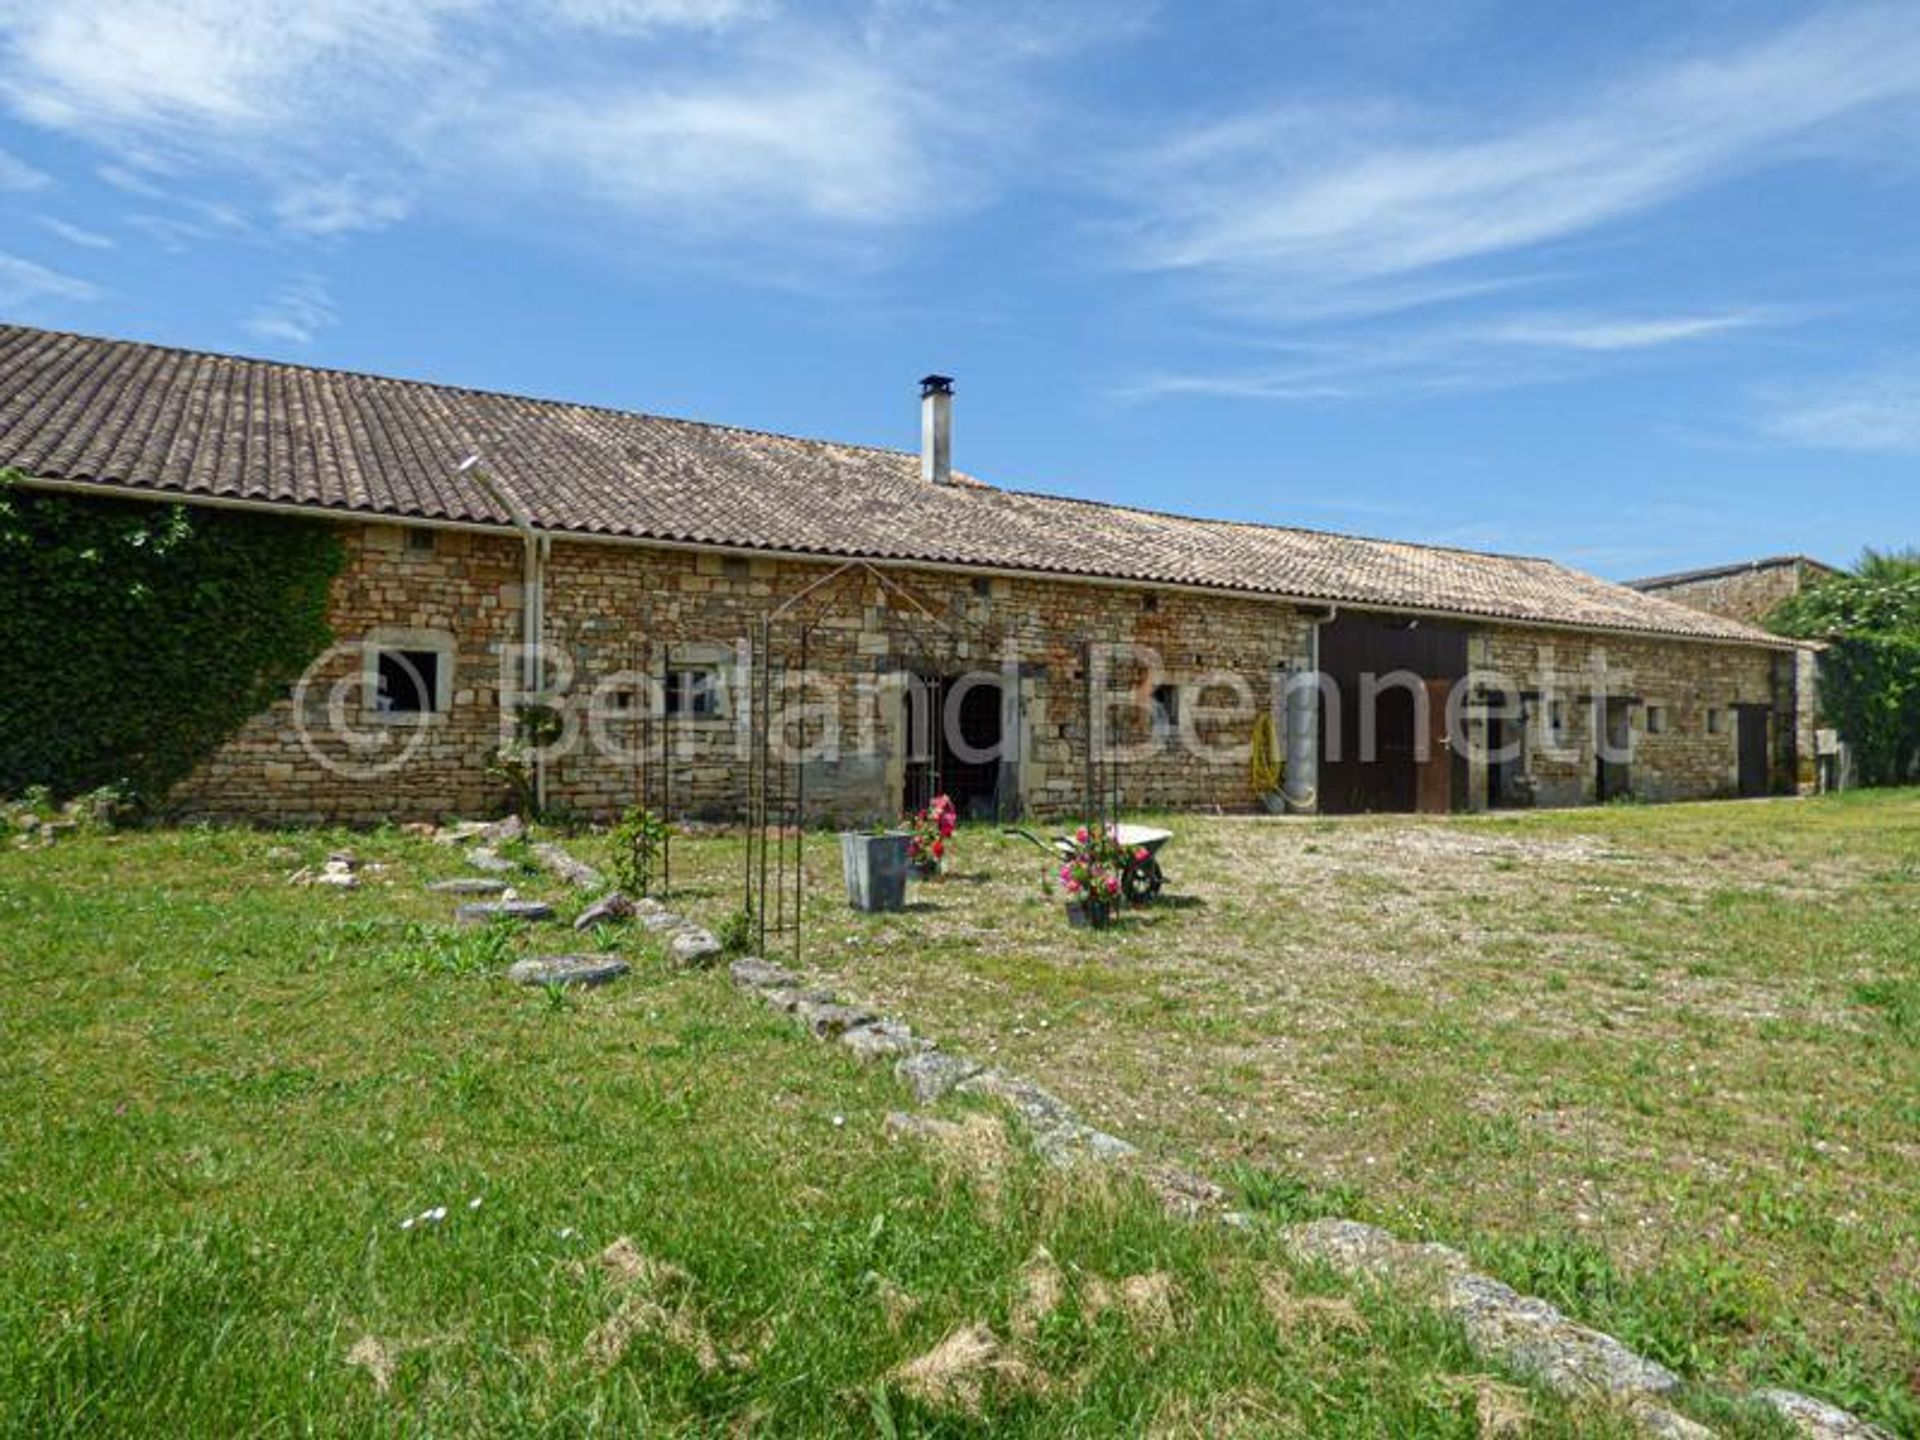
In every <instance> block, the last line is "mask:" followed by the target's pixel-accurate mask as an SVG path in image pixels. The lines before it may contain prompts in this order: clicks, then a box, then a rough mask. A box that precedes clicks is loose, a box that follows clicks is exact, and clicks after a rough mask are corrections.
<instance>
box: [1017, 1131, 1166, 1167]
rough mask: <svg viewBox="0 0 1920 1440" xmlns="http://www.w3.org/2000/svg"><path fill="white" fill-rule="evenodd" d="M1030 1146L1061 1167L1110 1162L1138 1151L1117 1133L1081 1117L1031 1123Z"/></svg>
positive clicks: (1052, 1163) (1041, 1156) (1049, 1161)
mask: <svg viewBox="0 0 1920 1440" xmlns="http://www.w3.org/2000/svg"><path fill="white" fill-rule="evenodd" d="M1033 1148H1034V1150H1035V1151H1036V1152H1037V1153H1038V1154H1039V1156H1040V1158H1041V1159H1043V1160H1045V1161H1046V1162H1047V1163H1048V1164H1049V1165H1054V1166H1059V1167H1061V1168H1065V1167H1068V1166H1073V1165H1078V1164H1080V1163H1082V1162H1084V1161H1092V1162H1095V1163H1099V1164H1111V1163H1113V1162H1114V1161H1116V1160H1130V1159H1132V1158H1133V1157H1134V1156H1135V1155H1138V1154H1139V1153H1140V1151H1139V1149H1138V1148H1137V1147H1136V1146H1134V1145H1132V1144H1130V1143H1128V1142H1127V1141H1125V1140H1122V1139H1121V1138H1120V1137H1119V1136H1118V1135H1109V1134H1108V1133H1107V1132H1106V1131H1105V1130H1100V1129H1096V1128H1095V1127H1094V1126H1092V1125H1089V1124H1087V1123H1086V1122H1085V1121H1084V1120H1062V1121H1058V1122H1056V1123H1054V1124H1051V1125H1040V1126H1036V1127H1034V1131H1033Z"/></svg>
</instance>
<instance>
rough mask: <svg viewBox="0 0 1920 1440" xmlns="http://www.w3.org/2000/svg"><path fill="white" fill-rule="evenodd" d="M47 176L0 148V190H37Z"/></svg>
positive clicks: (45, 181)
mask: <svg viewBox="0 0 1920 1440" xmlns="http://www.w3.org/2000/svg"><path fill="white" fill-rule="evenodd" d="M47 183H49V177H48V176H47V175H45V174H43V173H42V172H41V171H38V170H36V169H34V168H33V166H31V165H29V164H28V163H27V162H26V161H24V160H22V159H20V158H19V157H18V156H17V155H9V154H8V153H7V152H6V151H5V150H0V190H38V189H39V188H40V187H41V186H43V185H46V184H47Z"/></svg>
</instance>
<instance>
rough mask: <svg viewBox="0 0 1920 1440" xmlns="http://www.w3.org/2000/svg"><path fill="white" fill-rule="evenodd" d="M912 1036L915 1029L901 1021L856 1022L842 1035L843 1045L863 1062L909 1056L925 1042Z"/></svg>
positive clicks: (867, 1063) (875, 1061)
mask: <svg viewBox="0 0 1920 1440" xmlns="http://www.w3.org/2000/svg"><path fill="white" fill-rule="evenodd" d="M926 1043H927V1042H926V1041H924V1040H916V1039H914V1038H913V1031H912V1030H910V1029H908V1028H907V1026H906V1025H904V1024H903V1023H901V1022H900V1021H898V1020H876V1021H874V1022H873V1024H871V1025H856V1026H854V1027H853V1028H852V1029H851V1030H844V1031H842V1032H841V1034H840V1044H841V1045H842V1046H843V1047H845V1048H846V1049H847V1050H848V1051H850V1052H851V1053H852V1055H853V1057H854V1059H856V1060H858V1061H860V1063H861V1064H863V1065H872V1064H875V1063H877V1062H879V1061H881V1060H892V1059H896V1058H897V1057H899V1056H901V1055H910V1054H912V1053H914V1052H915V1051H917V1050H920V1049H922V1048H923V1047H924V1046H925V1045H926Z"/></svg>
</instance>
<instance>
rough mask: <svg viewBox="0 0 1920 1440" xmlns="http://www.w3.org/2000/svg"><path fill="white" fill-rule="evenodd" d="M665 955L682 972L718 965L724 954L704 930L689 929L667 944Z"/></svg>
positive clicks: (719, 945) (718, 943) (717, 943)
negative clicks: (670, 957)
mask: <svg viewBox="0 0 1920 1440" xmlns="http://www.w3.org/2000/svg"><path fill="white" fill-rule="evenodd" d="M667 953H668V954H669V955H671V956H672V957H673V963H674V964H675V965H678V966H679V967H680V968H681V969H682V970H704V969H706V968H707V967H708V966H709V965H717V964H719V963H720V956H721V955H722V954H723V953H724V951H723V947H722V946H721V944H720V942H719V941H718V940H716V939H714V937H713V936H712V935H711V934H709V933H708V932H707V931H705V930H701V929H698V928H689V929H686V930H682V931H680V932H679V933H678V934H676V935H675V936H674V937H673V939H671V940H669V941H668V942H667Z"/></svg>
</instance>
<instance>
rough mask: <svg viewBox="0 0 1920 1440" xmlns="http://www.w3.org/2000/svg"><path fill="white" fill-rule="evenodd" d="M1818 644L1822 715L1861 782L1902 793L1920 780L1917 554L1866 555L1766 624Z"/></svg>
mask: <svg viewBox="0 0 1920 1440" xmlns="http://www.w3.org/2000/svg"><path fill="white" fill-rule="evenodd" d="M1768 624H1769V625H1770V626H1771V628H1772V629H1773V630H1774V631H1776V632H1777V633H1779V634H1782V635H1790V636H1793V637H1795V638H1797V639H1803V640H1818V641H1821V642H1822V643H1823V644H1824V646H1825V649H1823V650H1822V651H1821V654H1820V661H1819V664H1820V708H1821V710H1822V712H1823V713H1824V715H1825V718H1826V720H1827V723H1829V724H1831V725H1833V726H1835V727H1836V728H1838V729H1839V731H1840V733H1841V734H1842V735H1844V736H1845V737H1846V739H1847V742H1848V743H1849V744H1850V745H1852V746H1853V751H1854V756H1855V758H1856V761H1857V762H1858V764H1859V767H1860V779H1861V781H1862V782H1863V783H1865V784H1868V785H1900V784H1905V783H1907V782H1908V781H1910V780H1912V779H1913V778H1914V776H1915V774H1916V773H1917V772H1920V552H1917V551H1913V550H1907V551H1891V552H1885V551H1876V550H1868V551H1867V552H1866V553H1865V554H1864V555H1863V556H1862V557H1861V559H1860V561H1859V563H1858V564H1857V565H1855V567H1854V568H1853V570H1852V572H1851V573H1847V574H1840V575H1833V576H1830V577H1828V578H1827V579H1825V580H1822V581H1821V582H1820V583H1819V584H1817V585H1815V586H1813V587H1812V588H1810V589H1808V590H1806V591H1803V592H1802V593H1801V594H1799V595H1796V596H1794V597H1793V598H1792V599H1791V600H1788V601H1787V602H1786V603H1785V604H1783V605H1782V606H1781V607H1780V608H1779V609H1778V610H1776V611H1774V613H1773V614H1772V616H1770V617H1769V619H1768Z"/></svg>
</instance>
